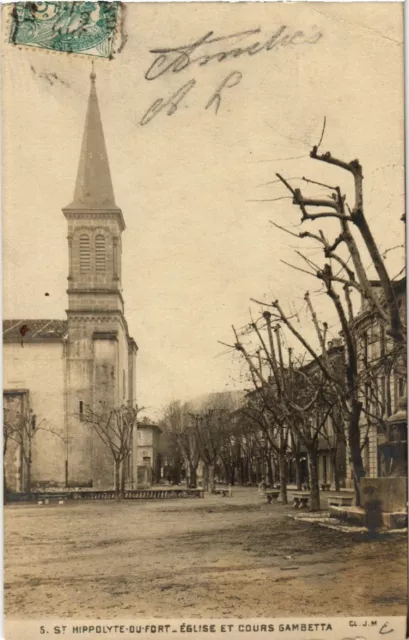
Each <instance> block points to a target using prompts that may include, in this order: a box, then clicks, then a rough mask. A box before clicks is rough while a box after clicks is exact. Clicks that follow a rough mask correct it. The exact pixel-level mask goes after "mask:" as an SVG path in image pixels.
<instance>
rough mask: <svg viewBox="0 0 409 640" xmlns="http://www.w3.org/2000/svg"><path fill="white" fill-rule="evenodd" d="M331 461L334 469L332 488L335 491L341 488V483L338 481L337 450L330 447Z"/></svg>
mask: <svg viewBox="0 0 409 640" xmlns="http://www.w3.org/2000/svg"><path fill="white" fill-rule="evenodd" d="M331 462H332V468H333V470H334V488H335V491H340V490H341V483H340V481H339V471H338V462H337V450H336V449H331Z"/></svg>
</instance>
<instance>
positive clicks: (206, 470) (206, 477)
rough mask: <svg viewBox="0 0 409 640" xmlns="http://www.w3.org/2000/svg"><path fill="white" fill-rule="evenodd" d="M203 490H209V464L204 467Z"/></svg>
mask: <svg viewBox="0 0 409 640" xmlns="http://www.w3.org/2000/svg"><path fill="white" fill-rule="evenodd" d="M203 489H204V490H205V491H208V490H209V467H208V466H207V464H205V465H203Z"/></svg>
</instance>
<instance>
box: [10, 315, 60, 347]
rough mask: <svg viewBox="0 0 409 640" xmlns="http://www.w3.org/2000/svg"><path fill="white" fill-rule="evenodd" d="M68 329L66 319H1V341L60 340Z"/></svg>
mask: <svg viewBox="0 0 409 640" xmlns="http://www.w3.org/2000/svg"><path fill="white" fill-rule="evenodd" d="M67 330H68V322H67V320H55V319H42V320H38V319H35V320H32V319H29V318H23V319H20V320H3V342H21V341H22V340H24V342H36V341H41V342H43V341H46V340H50V341H52V340H54V341H55V340H58V341H59V340H62V339H63V338H64V337H65V336H66V334H67Z"/></svg>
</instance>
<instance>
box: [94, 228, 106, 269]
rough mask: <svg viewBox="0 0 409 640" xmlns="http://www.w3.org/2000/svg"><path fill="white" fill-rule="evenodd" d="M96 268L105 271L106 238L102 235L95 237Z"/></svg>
mask: <svg viewBox="0 0 409 640" xmlns="http://www.w3.org/2000/svg"><path fill="white" fill-rule="evenodd" d="M95 270H96V271H97V273H101V272H104V271H105V238H104V236H102V235H98V236H97V237H96V238H95Z"/></svg>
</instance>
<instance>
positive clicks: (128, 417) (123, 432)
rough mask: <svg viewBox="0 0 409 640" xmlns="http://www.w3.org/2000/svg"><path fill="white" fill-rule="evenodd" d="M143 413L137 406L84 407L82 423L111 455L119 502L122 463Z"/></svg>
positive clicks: (125, 458)
mask: <svg viewBox="0 0 409 640" xmlns="http://www.w3.org/2000/svg"><path fill="white" fill-rule="evenodd" d="M141 411H143V409H142V408H139V407H138V406H137V405H135V406H130V405H125V404H124V405H121V406H119V407H114V408H111V407H110V406H109V405H108V404H107V403H105V402H100V403H99V405H98V407H97V409H93V408H91V407H90V406H89V405H86V406H85V407H84V410H83V414H82V421H83V422H85V423H87V424H88V425H89V426H90V427H91V428H92V429H93V430H94V432H95V433H96V434H97V436H98V437H99V439H100V440H101V441H102V442H103V443H104V445H105V446H106V448H107V449H108V451H109V453H110V454H111V457H112V461H113V465H114V478H115V482H114V490H115V492H116V495H117V499H118V500H119V499H120V498H121V497H122V491H123V482H121V471H122V474H123V473H124V469H123V467H124V463H125V461H126V460H127V459H128V457H129V456H130V454H131V451H132V443H133V438H134V432H135V430H136V428H137V421H138V415H139V414H140V412H141Z"/></svg>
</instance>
